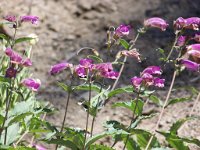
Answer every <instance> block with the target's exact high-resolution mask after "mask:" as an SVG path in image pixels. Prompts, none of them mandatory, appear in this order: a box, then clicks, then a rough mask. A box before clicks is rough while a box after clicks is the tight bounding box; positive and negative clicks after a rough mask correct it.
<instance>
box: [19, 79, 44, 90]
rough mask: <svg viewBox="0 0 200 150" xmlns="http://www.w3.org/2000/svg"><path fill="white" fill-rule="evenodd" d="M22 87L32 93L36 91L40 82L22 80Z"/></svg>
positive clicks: (36, 80)
mask: <svg viewBox="0 0 200 150" xmlns="http://www.w3.org/2000/svg"><path fill="white" fill-rule="evenodd" d="M22 85H23V86H25V87H27V88H29V89H31V90H32V91H38V89H39V87H40V85H41V82H40V80H39V79H31V78H27V79H23V80H22Z"/></svg>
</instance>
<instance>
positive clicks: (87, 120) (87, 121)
mask: <svg viewBox="0 0 200 150" xmlns="http://www.w3.org/2000/svg"><path fill="white" fill-rule="evenodd" d="M91 88H92V83H91V78H90V79H89V98H88V110H87V117H86V127H85V137H84V148H83V149H85V143H86V139H87V131H88V124H89V115H90V103H91V92H92V90H91Z"/></svg>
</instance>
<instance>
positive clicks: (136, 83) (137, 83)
mask: <svg viewBox="0 0 200 150" xmlns="http://www.w3.org/2000/svg"><path fill="white" fill-rule="evenodd" d="M142 81H143V79H142V78H140V77H133V78H131V83H132V85H133V86H134V87H136V88H137V89H138V88H139V87H140V86H141V84H142Z"/></svg>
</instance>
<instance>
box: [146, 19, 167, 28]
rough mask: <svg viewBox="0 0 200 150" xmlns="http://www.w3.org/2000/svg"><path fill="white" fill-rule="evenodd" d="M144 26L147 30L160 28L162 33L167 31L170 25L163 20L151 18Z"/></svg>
mask: <svg viewBox="0 0 200 150" xmlns="http://www.w3.org/2000/svg"><path fill="white" fill-rule="evenodd" d="M144 26H145V27H147V28H149V27H154V28H159V29H161V30H162V31H165V30H166V28H167V27H168V24H167V22H166V21H165V20H163V19H162V18H158V17H153V18H149V19H147V20H145V21H144Z"/></svg>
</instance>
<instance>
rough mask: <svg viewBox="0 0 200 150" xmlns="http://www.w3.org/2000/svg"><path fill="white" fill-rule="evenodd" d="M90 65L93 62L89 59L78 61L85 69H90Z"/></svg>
mask: <svg viewBox="0 0 200 150" xmlns="http://www.w3.org/2000/svg"><path fill="white" fill-rule="evenodd" d="M92 63H93V60H92V59H89V58H85V59H81V60H80V65H82V66H84V67H85V68H90V67H91V64H92Z"/></svg>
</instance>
